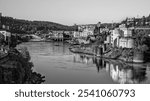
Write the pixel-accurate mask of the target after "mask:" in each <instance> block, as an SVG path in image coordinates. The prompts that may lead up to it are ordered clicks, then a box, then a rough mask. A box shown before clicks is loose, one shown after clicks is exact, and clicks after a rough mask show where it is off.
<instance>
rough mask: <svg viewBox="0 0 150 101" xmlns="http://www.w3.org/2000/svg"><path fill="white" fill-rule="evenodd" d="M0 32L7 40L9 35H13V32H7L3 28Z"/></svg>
mask: <svg viewBox="0 0 150 101" xmlns="http://www.w3.org/2000/svg"><path fill="white" fill-rule="evenodd" d="M0 34H2V35H4V38H5V40H6V38H7V37H11V33H10V32H7V31H5V30H1V31H0Z"/></svg>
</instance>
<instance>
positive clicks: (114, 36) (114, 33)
mask: <svg viewBox="0 0 150 101" xmlns="http://www.w3.org/2000/svg"><path fill="white" fill-rule="evenodd" d="M119 31H120V30H119V29H118V28H116V29H114V30H111V44H112V46H113V47H116V46H118V45H119V36H120V32H119Z"/></svg>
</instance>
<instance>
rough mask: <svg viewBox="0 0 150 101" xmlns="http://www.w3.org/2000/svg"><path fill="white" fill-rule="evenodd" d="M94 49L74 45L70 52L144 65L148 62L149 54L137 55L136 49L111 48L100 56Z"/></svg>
mask: <svg viewBox="0 0 150 101" xmlns="http://www.w3.org/2000/svg"><path fill="white" fill-rule="evenodd" d="M93 50H94V49H92V47H88V48H87V47H86V48H82V47H81V46H80V45H74V46H71V47H70V51H71V52H74V53H82V54H88V55H94V56H97V57H101V58H108V59H115V60H122V61H124V62H127V63H144V62H146V61H147V60H148V58H147V57H148V56H149V54H148V53H139V54H138V53H137V52H135V51H134V49H127V48H111V50H109V51H107V52H105V53H103V54H98V53H100V52H96V53H95V51H93Z"/></svg>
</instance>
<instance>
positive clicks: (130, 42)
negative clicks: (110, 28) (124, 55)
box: [119, 38, 134, 48]
mask: <svg viewBox="0 0 150 101" xmlns="http://www.w3.org/2000/svg"><path fill="white" fill-rule="evenodd" d="M119 47H122V48H133V47H134V39H132V38H120V39H119Z"/></svg>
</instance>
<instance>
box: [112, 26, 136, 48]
mask: <svg viewBox="0 0 150 101" xmlns="http://www.w3.org/2000/svg"><path fill="white" fill-rule="evenodd" d="M131 37H132V29H128V28H124V27H121V28H116V29H114V30H112V31H111V44H112V46H113V47H115V46H116V47H122V48H133V47H134V40H133V38H131Z"/></svg>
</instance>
